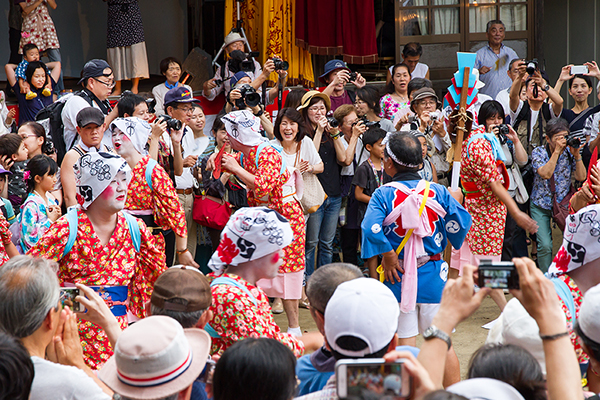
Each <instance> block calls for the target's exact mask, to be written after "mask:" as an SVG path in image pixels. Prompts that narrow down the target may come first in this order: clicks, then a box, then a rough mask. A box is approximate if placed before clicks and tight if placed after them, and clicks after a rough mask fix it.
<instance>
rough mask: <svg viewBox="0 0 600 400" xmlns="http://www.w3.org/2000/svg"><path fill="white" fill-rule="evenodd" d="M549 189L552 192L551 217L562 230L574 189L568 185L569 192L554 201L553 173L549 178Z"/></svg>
mask: <svg viewBox="0 0 600 400" xmlns="http://www.w3.org/2000/svg"><path fill="white" fill-rule="evenodd" d="M550 191H551V192H552V219H553V220H554V223H556V225H557V226H558V228H559V229H560V230H561V231H563V232H564V230H565V220H566V219H567V216H568V215H569V203H570V201H571V197H572V196H573V195H574V194H575V192H576V190H575V188H574V187H573V185H571V186H570V187H569V192H568V193H567V194H566V195H565V197H564V198H563V199H562V201H561V202H560V203H558V202H557V201H556V186H555V185H554V173H553V174H552V177H551V178H550Z"/></svg>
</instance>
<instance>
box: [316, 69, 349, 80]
mask: <svg viewBox="0 0 600 400" xmlns="http://www.w3.org/2000/svg"><path fill="white" fill-rule="evenodd" d="M340 69H345V70H346V71H348V72H352V71H350V68H348V67H340V68H334V69H332V70H331V71H327V72H325V73H323V75H321V76H319V81H321V83H327V82H325V78H326V77H327V75H329V74H330V73H332V72H333V71H337V70H340Z"/></svg>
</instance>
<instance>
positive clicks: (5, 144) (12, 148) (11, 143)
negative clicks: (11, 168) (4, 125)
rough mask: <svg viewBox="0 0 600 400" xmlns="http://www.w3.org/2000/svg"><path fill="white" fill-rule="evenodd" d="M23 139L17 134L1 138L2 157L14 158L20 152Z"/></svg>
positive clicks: (0, 149)
mask: <svg viewBox="0 0 600 400" xmlns="http://www.w3.org/2000/svg"><path fill="white" fill-rule="evenodd" d="M22 142H23V138H22V137H21V136H19V135H18V134H16V133H7V134H6V135H2V136H0V156H8V157H12V156H13V155H15V154H17V153H18V152H19V147H21V143H22Z"/></svg>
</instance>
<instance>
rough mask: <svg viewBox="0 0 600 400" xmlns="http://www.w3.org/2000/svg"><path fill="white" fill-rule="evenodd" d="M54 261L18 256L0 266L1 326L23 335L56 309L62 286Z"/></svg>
mask: <svg viewBox="0 0 600 400" xmlns="http://www.w3.org/2000/svg"><path fill="white" fill-rule="evenodd" d="M57 270H58V266H57V264H56V263H55V262H53V261H48V260H45V259H43V258H32V257H29V256H17V257H14V258H12V259H10V260H9V261H8V262H7V263H6V264H4V266H2V268H0V327H2V329H4V330H5V331H6V332H7V333H9V334H11V335H13V336H15V337H17V338H19V339H22V338H25V337H27V336H31V335H32V334H33V333H34V332H35V331H37V330H38V328H39V327H40V326H42V323H43V322H44V319H46V316H47V315H48V311H50V310H52V309H57V307H58V300H59V298H60V288H59V285H58V277H57V275H56V273H57Z"/></svg>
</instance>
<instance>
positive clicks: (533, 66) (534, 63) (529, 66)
mask: <svg viewBox="0 0 600 400" xmlns="http://www.w3.org/2000/svg"><path fill="white" fill-rule="evenodd" d="M537 69H538V60H537V58H534V59H533V60H529V61H525V71H527V73H528V74H529V75H533V74H534V73H535V71H537Z"/></svg>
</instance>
